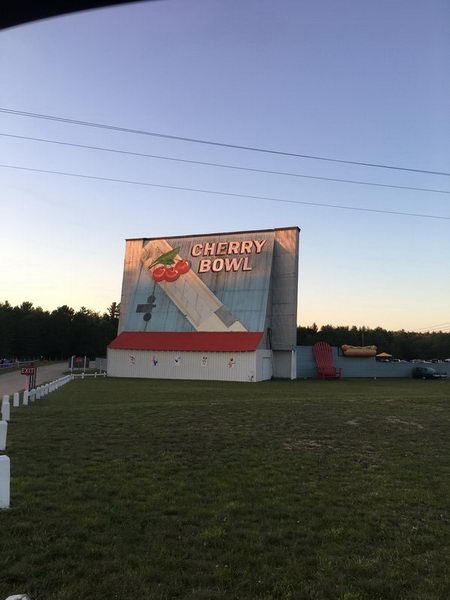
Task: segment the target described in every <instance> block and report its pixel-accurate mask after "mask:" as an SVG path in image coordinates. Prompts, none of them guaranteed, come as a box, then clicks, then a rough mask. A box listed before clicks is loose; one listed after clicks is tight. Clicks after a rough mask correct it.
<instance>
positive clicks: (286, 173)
mask: <svg viewBox="0 0 450 600" xmlns="http://www.w3.org/2000/svg"><path fill="white" fill-rule="evenodd" d="M0 136H3V137H9V138H16V139H20V140H31V141H34V142H45V143H48V144H58V145H61V146H71V147H74V148H85V149H88V150H99V151H101V152H111V153H114V154H126V155H129V156H140V157H144V158H156V159H158V160H168V161H173V162H179V163H188V164H194V165H204V166H208V167H219V168H221V169H235V170H237V171H250V172H253V173H265V174H269V175H282V176H287V177H300V178H302V179H316V180H319V181H332V182H339V183H351V184H356V185H368V186H375V187H383V188H392V189H397V190H413V191H416V192H431V193H434V194H450V190H440V189H436V188H421V187H413V186H406V185H391V184H387V183H376V182H371V181H359V180H355V179H339V178H336V177H319V176H318V175H304V174H302V173H292V172H290V171H271V170H268V169H255V168H251V167H240V166H238V165H227V164H223V163H214V162H206V161H202V160H191V159H187V158H174V157H172V156H163V155H160V154H146V153H144V152H132V151H129V150H119V149H116V148H106V147H105V146H90V145H87V144H75V143H73V142H63V141H60V140H50V139H48V138H37V137H31V136H27V135H13V134H11V133H0Z"/></svg>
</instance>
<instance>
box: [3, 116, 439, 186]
mask: <svg viewBox="0 0 450 600" xmlns="http://www.w3.org/2000/svg"><path fill="white" fill-rule="evenodd" d="M0 112H2V113H5V114H9V115H16V116H20V117H33V118H36V119H46V120H49V121H57V122H60V123H69V124H71V125H82V126H85V127H97V128H99V129H110V130H112V131H120V132H122V133H134V134H139V135H147V136H152V137H157V138H164V139H168V140H178V141H181V142H192V143H195V144H206V145H208V146H219V147H221V148H234V149H235V150H248V151H250V152H261V153H264V154H275V155H278V156H291V157H294V158H307V159H311V160H321V161H326V162H333V163H341V164H347V165H358V166H360V167H374V168H377V169H392V170H395V171H408V172H410V173H426V174H428V175H445V176H447V177H450V173H447V172H445V171H428V170H426V169H413V168H408V167H397V166H393V165H385V164H381V163H368V162H360V161H356V160H344V159H340V158H330V157H326V156H314V155H312V154H299V153H296V152H285V151H282V150H271V149H269V148H261V147H256V146H242V145H239V144H226V143H224V142H215V141H212V140H204V139H201V138H191V137H185V136H179V135H169V134H167V133H158V132H155V131H146V130H143V129H131V128H129V127H119V126H117V125H108V124H106V123H95V122H92V121H79V120H76V119H69V118H67V117H57V116H55V115H44V114H41V113H34V112H25V111H21V110H14V109H11V108H2V107H0Z"/></svg>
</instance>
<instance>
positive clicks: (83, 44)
mask: <svg viewBox="0 0 450 600" xmlns="http://www.w3.org/2000/svg"><path fill="white" fill-rule="evenodd" d="M449 22H450V5H449V4H448V2H446V1H444V0H442V1H439V0H436V1H435V0H431V1H430V0H428V1H426V0H423V1H422V0H409V1H401V0H400V1H398V2H395V3H392V2H388V1H387V0H386V1H384V0H381V1H378V2H372V3H361V2H358V1H356V0H352V1H350V0H347V1H345V0H344V1H343V2H339V3H337V2H334V1H332V0H316V1H312V0H308V1H300V2H299V1H293V0H292V1H287V0H280V1H277V2H273V1H270V2H269V1H267V0H246V1H245V2H243V1H241V0H239V1H238V0H234V1H233V0H232V1H230V0H226V1H225V0H162V1H160V2H150V3H145V2H144V3H137V4H132V5H127V6H123V7H114V8H106V9H100V10H96V11H87V12H83V13H77V14H72V15H67V16H63V17H57V18H53V19H49V20H46V21H40V22H35V23H30V24H27V25H22V26H19V27H15V28H12V29H9V30H6V31H3V32H1V33H0V75H1V80H2V82H3V85H2V87H1V91H0V106H2V107H6V108H11V109H16V110H22V111H29V112H36V113H44V114H50V115H58V116H63V117H69V118H72V119H78V120H86V121H93V122H100V123H109V124H114V125H119V126H123V127H129V128H136V129H144V130H151V131H156V132H161V133H166V134H171V135H180V136H187V137H196V138H204V139H209V140H216V141H220V142H225V143H231V144H239V145H248V146H261V147H264V148H273V149H279V150H285V151H287V152H294V153H303V154H311V155H320V156H328V157H334V158H341V159H347V160H355V161H363V162H374V163H384V164H392V165H397V166H403V167H411V168H418V169H426V170H439V171H449V157H450V131H449V130H450V126H449V125H450V122H449V121H450V118H449V114H450V113H449V110H448V98H450V77H449V60H448V57H449V55H450V53H449V51H450V36H448V24H449ZM0 132H1V133H9V134H15V135H22V136H34V137H42V138H48V139H54V140H62V141H68V142H73V143H78V144H91V145H92V144H93V145H102V146H107V147H111V148H117V149H123V150H129V151H134V152H145V153H152V154H161V155H166V156H173V157H180V158H188V159H193V160H204V161H205V160H206V161H210V162H223V163H229V164H236V165H240V166H249V167H254V168H261V169H271V170H283V171H292V172H297V173H302V174H307V175H318V176H325V177H338V178H347V179H360V180H365V181H373V182H380V183H389V184H394V185H407V186H418V187H427V188H436V189H446V190H450V178H449V177H444V176H432V175H426V174H419V173H407V172H401V171H394V170H382V169H374V168H369V167H358V166H354V165H341V164H335V163H326V162H322V161H313V160H308V159H299V158H289V157H281V156H274V155H270V154H258V153H252V152H246V151H242V150H234V149H224V148H214V147H210V146H201V145H196V144H189V143H186V142H179V141H169V140H164V139H157V138H151V137H146V136H138V135H132V134H124V133H118V132H113V131H106V130H99V129H92V128H88V127H80V126H74V125H68V124H61V123H55V122H50V121H43V120H38V119H31V118H25V117H19V116H11V115H6V114H2V113H0ZM0 163H2V164H9V165H19V166H26V167H31V168H40V169H49V170H59V171H66V172H67V171H69V172H73V173H82V174H87V175H95V176H101V177H113V178H120V179H133V180H139V181H147V182H153V183H158V184H164V185H175V186H187V187H196V188H204V189H214V190H219V191H225V192H232V193H242V194H249V195H258V196H273V197H277V198H285V199H290V200H297V201H306V202H317V203H321V202H322V203H330V204H341V205H347V206H349V205H350V206H355V207H362V208H377V209H385V210H394V211H404V212H415V213H427V214H435V215H443V216H446V217H450V196H448V195H444V194H432V193H429V192H417V191H406V190H394V189H388V188H376V187H373V188H372V187H366V186H358V185H351V184H344V183H333V182H321V181H315V180H307V179H298V178H290V177H281V176H275V175H268V174H257V173H249V172H239V171H231V170H224V169H219V168H213V167H206V166H200V165H187V164H177V163H172V162H168V161H162V160H157V159H148V158H143V157H131V156H126V155H119V154H116V155H112V154H109V153H100V152H96V151H93V150H86V149H79V148H78V149H77V148H70V147H64V146H54V145H51V144H44V143H38V142H32V141H24V140H18V139H13V138H7V137H0ZM0 174H1V178H0V203H1V213H0V214H1V224H2V234H1V236H0V250H1V254H2V257H3V260H2V267H1V271H2V273H1V279H0V298H1V299H2V300H6V299H8V300H9V301H10V302H12V303H20V302H22V301H24V300H31V301H32V302H34V303H35V304H37V305H41V306H43V307H44V308H47V309H53V308H55V307H56V306H59V305H61V304H69V305H72V306H74V307H75V308H78V307H80V306H81V305H84V306H87V307H89V308H92V309H94V310H99V311H103V310H105V308H106V307H107V306H108V305H109V304H110V303H111V302H112V301H118V300H119V299H120V289H121V280H122V267H123V255H124V247H125V246H124V239H125V238H128V237H157V236H168V237H169V236H173V235H182V234H190V233H203V232H215V231H235V230H245V229H259V228H261V229H262V228H272V227H282V226H292V225H298V226H299V227H300V228H301V230H302V232H301V243H300V279H299V313H298V320H299V323H301V324H310V323H312V322H313V321H315V322H316V323H318V324H326V323H332V324H349V325H353V324H354V325H358V326H362V325H367V326H377V325H380V326H383V327H387V328H392V329H400V328H405V329H418V328H425V327H428V326H431V325H434V324H440V323H449V325H450V314H449V308H448V307H449V301H448V299H449V297H450V277H449V276H448V264H449V259H450V243H449V230H450V222H449V221H448V220H433V219H419V218H413V217H406V216H394V215H383V214H376V213H363V212H356V211H346V210H339V209H332V208H323V207H322V208H320V207H312V206H304V205H289V204H281V203H272V202H268V201H263V200H249V199H239V198H232V197H230V198H228V197H217V196H212V195H208V194H200V193H197V192H183V191H174V190H164V189H157V188H146V187H140V186H133V185H125V184H119V183H112V182H100V181H93V180H83V179H75V178H68V177H63V176H58V175H48V174H42V173H41V174H38V173H31V172H24V171H15V170H12V169H4V168H1V169H0Z"/></svg>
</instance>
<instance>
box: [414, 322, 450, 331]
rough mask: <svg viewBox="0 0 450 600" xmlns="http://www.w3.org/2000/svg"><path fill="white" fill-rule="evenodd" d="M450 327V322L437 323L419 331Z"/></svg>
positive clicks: (420, 328)
mask: <svg viewBox="0 0 450 600" xmlns="http://www.w3.org/2000/svg"><path fill="white" fill-rule="evenodd" d="M447 326H448V327H450V322H449V321H447V322H446V323H437V324H436V325H429V326H428V327H419V328H418V330H417V331H422V330H423V329H434V328H435V327H447Z"/></svg>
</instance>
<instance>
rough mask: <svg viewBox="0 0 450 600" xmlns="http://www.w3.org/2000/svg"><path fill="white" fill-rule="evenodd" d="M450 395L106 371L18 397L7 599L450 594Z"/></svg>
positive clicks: (327, 599)
mask: <svg viewBox="0 0 450 600" xmlns="http://www.w3.org/2000/svg"><path fill="white" fill-rule="evenodd" d="M449 392H450V383H449V382H445V381H420V380H419V381H414V380H399V381H394V380H377V381H374V380H364V381H357V380H350V381H325V382H322V381H298V382H288V381H286V382H281V381H273V382H267V383H260V384H237V383H236V384H234V383H217V382H182V381H178V382H174V381H151V380H130V379H96V380H94V379H93V378H90V379H86V380H84V381H80V380H77V381H74V382H72V383H70V384H68V385H67V386H65V387H63V388H61V390H59V391H58V392H54V393H53V394H51V395H49V396H47V397H46V398H44V399H42V400H40V401H37V402H36V404H35V405H32V406H30V407H21V408H20V409H17V408H16V409H13V412H12V419H13V420H12V421H11V423H10V425H9V431H8V442H9V443H8V451H7V454H8V455H9V456H10V458H11V467H12V508H11V509H10V510H6V511H1V512H0V533H1V536H0V599H1V600H3V598H5V597H6V596H8V595H10V594H14V593H19V592H20V593H28V594H29V595H30V597H31V598H32V600H56V599H58V600H67V599H71V600H72V599H73V600H75V599H76V600H87V599H89V600H90V599H94V598H95V599H103V598H105V599H108V600H110V599H118V600H126V599H129V598H130V599H131V598H132V599H133V600H134V599H136V600H137V599H139V600H141V599H142V600H146V599H158V600H159V599H172V598H189V599H212V600H216V599H223V600H225V599H227V600H228V599H243V600H251V599H261V600H269V599H280V600H281V599H298V600H448V599H449V598H450V575H449V564H450V540H449V523H450V513H449V498H450V485H449V482H450V460H449V459H450V452H449V450H450V435H449V430H450V429H449V421H450V419H449V415H450V406H449Z"/></svg>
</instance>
